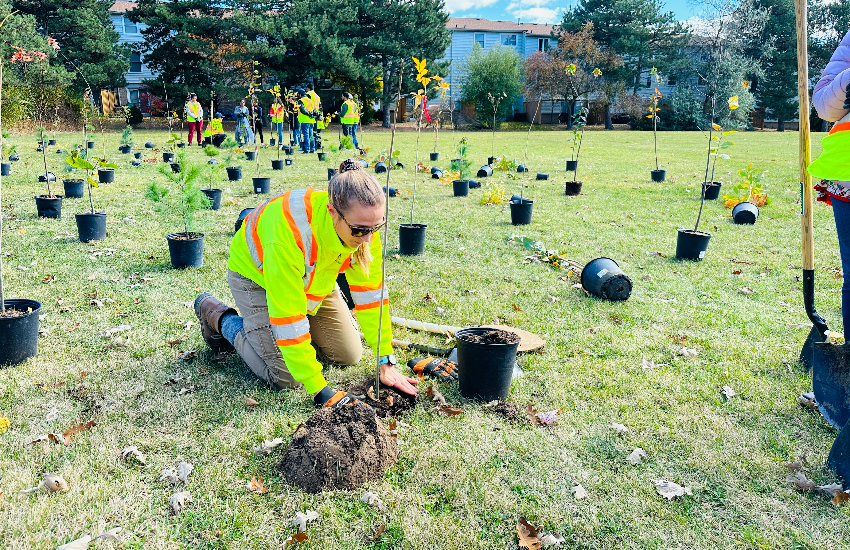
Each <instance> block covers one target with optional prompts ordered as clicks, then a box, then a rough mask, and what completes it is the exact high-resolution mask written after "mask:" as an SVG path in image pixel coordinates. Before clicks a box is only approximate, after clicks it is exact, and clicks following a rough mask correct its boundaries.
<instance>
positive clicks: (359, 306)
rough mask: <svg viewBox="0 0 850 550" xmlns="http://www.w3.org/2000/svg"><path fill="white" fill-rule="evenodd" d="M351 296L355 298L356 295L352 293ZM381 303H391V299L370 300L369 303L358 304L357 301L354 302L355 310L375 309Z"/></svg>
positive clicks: (386, 304)
mask: <svg viewBox="0 0 850 550" xmlns="http://www.w3.org/2000/svg"><path fill="white" fill-rule="evenodd" d="M351 297H352V298H354V295H353V294H352V296H351ZM355 301H356V300H355ZM380 305H385V306H388V305H390V299H389V298H384V299H383V300H382V301H381V302H370V303H368V304H357V303H355V304H354V310H355V311H363V310H364V309H375V308H376V307H378V306H380Z"/></svg>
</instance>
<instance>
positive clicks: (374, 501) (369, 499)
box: [360, 491, 385, 510]
mask: <svg viewBox="0 0 850 550" xmlns="http://www.w3.org/2000/svg"><path fill="white" fill-rule="evenodd" d="M360 501H361V502H365V503H366V504H368V505H369V506H374V507H376V508H378V509H379V510H384V509H385V506H384V502H383V501H382V500H381V498H380V497H379V496H378V495H376V494H375V493H371V492H369V491H366V492H365V493H363V496H362V497H360Z"/></svg>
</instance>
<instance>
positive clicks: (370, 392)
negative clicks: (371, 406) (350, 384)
mask: <svg viewBox="0 0 850 550" xmlns="http://www.w3.org/2000/svg"><path fill="white" fill-rule="evenodd" d="M366 397H368V398H369V399H371V400H372V401H377V400H378V398H377V397H375V386H369V389H368V390H366Z"/></svg>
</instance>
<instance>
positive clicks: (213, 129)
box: [204, 113, 227, 147]
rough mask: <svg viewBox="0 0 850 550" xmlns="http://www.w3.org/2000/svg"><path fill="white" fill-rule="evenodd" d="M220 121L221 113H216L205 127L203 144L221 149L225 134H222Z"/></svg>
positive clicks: (222, 129)
mask: <svg viewBox="0 0 850 550" xmlns="http://www.w3.org/2000/svg"><path fill="white" fill-rule="evenodd" d="M221 119H222V116H221V113H216V114H215V117H214V118H213V119H212V120H211V121H209V123H208V124H207V127H206V128H205V129H204V143H206V144H212V145H215V146H216V147H221V144H222V143H224V140H225V139H226V138H227V134H225V133H224V127H223V126H222V122H221Z"/></svg>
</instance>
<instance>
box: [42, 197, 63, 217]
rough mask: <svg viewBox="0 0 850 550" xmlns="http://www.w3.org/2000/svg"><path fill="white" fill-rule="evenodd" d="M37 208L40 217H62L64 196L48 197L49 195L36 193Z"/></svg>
mask: <svg viewBox="0 0 850 550" xmlns="http://www.w3.org/2000/svg"><path fill="white" fill-rule="evenodd" d="M35 209H36V210H37V211H38V217H39V218H61V217H62V197H58V196H57V197H48V196H47V195H36V197H35Z"/></svg>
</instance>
